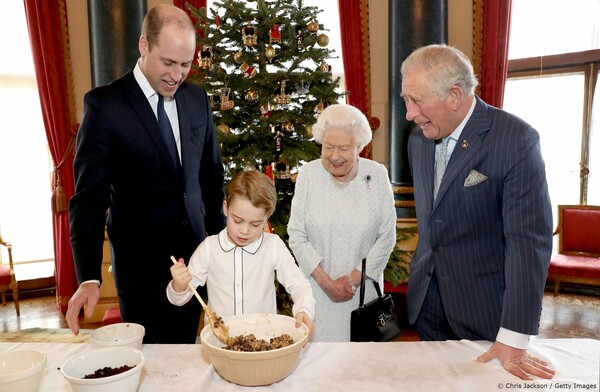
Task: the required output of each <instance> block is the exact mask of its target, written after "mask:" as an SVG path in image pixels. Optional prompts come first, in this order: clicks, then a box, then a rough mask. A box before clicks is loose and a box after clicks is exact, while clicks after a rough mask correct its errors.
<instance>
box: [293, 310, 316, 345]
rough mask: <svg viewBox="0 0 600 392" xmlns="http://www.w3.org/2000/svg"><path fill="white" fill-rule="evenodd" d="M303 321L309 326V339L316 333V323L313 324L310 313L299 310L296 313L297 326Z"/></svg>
mask: <svg viewBox="0 0 600 392" xmlns="http://www.w3.org/2000/svg"><path fill="white" fill-rule="evenodd" d="M302 323H304V324H306V326H307V327H308V340H310V339H311V338H312V336H313V334H314V333H315V324H313V322H312V320H311V319H310V317H308V314H306V313H304V312H298V313H296V328H300V325H302Z"/></svg>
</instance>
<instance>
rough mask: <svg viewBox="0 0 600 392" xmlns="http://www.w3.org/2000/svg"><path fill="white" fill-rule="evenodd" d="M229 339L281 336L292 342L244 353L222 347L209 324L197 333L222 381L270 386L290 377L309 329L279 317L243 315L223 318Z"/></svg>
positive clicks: (294, 321)
mask: <svg viewBox="0 0 600 392" xmlns="http://www.w3.org/2000/svg"><path fill="white" fill-rule="evenodd" d="M223 322H224V323H225V325H227V327H228V328H229V336H231V337H234V336H238V335H248V334H254V336H256V338H257V339H264V340H266V341H269V339H270V338H274V337H276V336H280V335H282V334H284V333H286V334H288V335H290V336H291V337H292V338H293V339H294V343H293V344H292V345H290V346H287V347H283V348H278V349H275V350H269V351H258V352H243V351H232V350H227V349H225V348H224V345H223V343H221V342H220V341H219V340H218V339H217V338H216V336H215V335H214V334H213V332H212V329H211V328H210V325H207V326H205V327H204V328H203V329H202V332H200V339H201V340H202V346H203V348H204V349H205V350H207V351H208V355H209V356H210V359H211V362H212V364H213V366H214V368H215V370H216V372H217V373H218V374H219V375H220V376H221V377H223V378H224V379H225V380H227V381H230V382H232V383H235V384H239V385H245V386H259V385H269V384H273V383H275V382H278V381H280V380H283V379H284V378H286V377H287V376H288V375H290V374H291V373H292V372H293V371H294V369H295V368H296V365H297V363H298V360H299V356H300V351H301V350H302V348H303V347H304V346H305V345H306V342H307V341H308V333H309V331H308V327H307V326H306V325H305V324H302V325H301V327H300V328H296V326H295V324H296V319H295V318H293V317H288V316H284V315H281V314H268V313H257V314H244V315H241V316H230V317H224V318H223Z"/></svg>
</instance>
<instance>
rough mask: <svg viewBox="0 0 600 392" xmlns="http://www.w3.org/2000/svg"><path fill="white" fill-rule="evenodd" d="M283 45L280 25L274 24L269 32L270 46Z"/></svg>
mask: <svg viewBox="0 0 600 392" xmlns="http://www.w3.org/2000/svg"><path fill="white" fill-rule="evenodd" d="M280 43H281V32H280V31H279V25H278V24H274V25H273V26H271V29H270V30H269V44H270V45H273V44H280Z"/></svg>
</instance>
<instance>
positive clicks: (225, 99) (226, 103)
mask: <svg viewBox="0 0 600 392" xmlns="http://www.w3.org/2000/svg"><path fill="white" fill-rule="evenodd" d="M230 91H231V89H230V88H229V87H221V90H220V94H221V110H229V109H232V108H233V105H234V102H233V100H229V92H230Z"/></svg>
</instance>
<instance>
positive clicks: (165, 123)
mask: <svg viewBox="0 0 600 392" xmlns="http://www.w3.org/2000/svg"><path fill="white" fill-rule="evenodd" d="M157 95H158V106H157V107H156V112H157V115H158V126H159V127H160V130H161V132H162V136H163V139H164V140H165V143H166V144H167V148H168V149H169V155H170V156H171V160H172V162H173V165H175V167H179V166H180V162H179V154H178V153H177V144H176V142H175V135H173V128H171V122H170V121H169V117H167V112H166V111H165V99H164V97H163V96H162V95H160V94H157Z"/></svg>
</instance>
